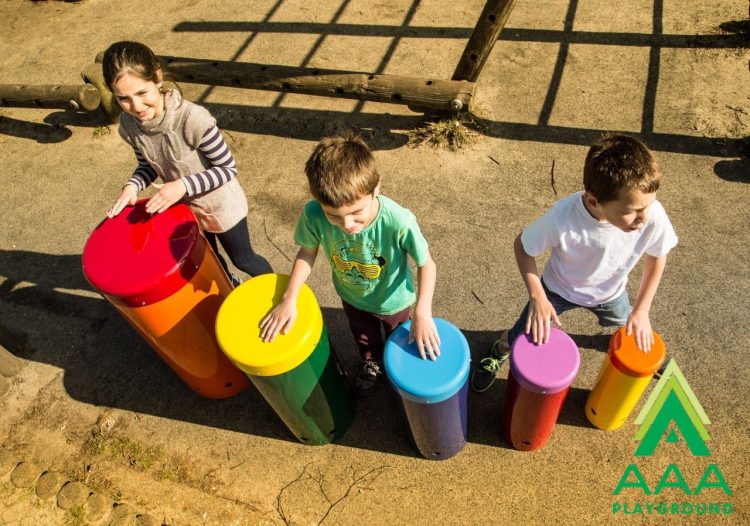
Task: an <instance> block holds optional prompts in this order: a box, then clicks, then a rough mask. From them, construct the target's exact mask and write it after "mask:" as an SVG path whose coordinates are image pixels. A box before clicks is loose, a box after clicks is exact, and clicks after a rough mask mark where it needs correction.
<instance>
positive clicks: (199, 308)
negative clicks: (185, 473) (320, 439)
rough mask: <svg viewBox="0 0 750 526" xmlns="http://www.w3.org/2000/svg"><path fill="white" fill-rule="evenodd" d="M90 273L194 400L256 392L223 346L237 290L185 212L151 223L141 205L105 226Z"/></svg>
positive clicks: (180, 208) (86, 261)
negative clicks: (221, 323)
mask: <svg viewBox="0 0 750 526" xmlns="http://www.w3.org/2000/svg"><path fill="white" fill-rule="evenodd" d="M83 272H84V274H85V276H86V279H88V281H89V283H91V285H93V286H94V288H96V289H97V290H98V291H99V292H100V293H101V294H102V295H103V296H104V297H105V298H106V299H107V300H109V302H110V303H112V305H113V306H114V307H115V308H116V309H117V310H118V311H119V312H120V314H122V315H123V317H124V318H125V319H126V320H127V321H128V322H129V323H130V324H131V325H132V326H133V328H135V330H136V331H138V333H139V334H140V335H141V336H142V337H143V339H144V340H146V341H147V342H148V343H149V345H150V346H151V347H152V348H153V349H154V350H155V351H156V352H157V353H158V354H159V355H160V356H161V357H162V358H163V359H164V361H165V362H167V364H169V366H170V367H171V368H172V369H173V370H174V372H175V373H177V375H178V376H179V377H180V378H182V380H183V381H184V382H185V383H186V384H188V386H189V387H190V388H191V389H193V390H194V391H195V392H197V393H198V394H201V395H203V396H206V397H208V398H227V397H229V396H232V395H235V394H237V393H239V392H240V391H242V390H244V389H245V388H247V387H248V386H249V381H248V379H247V376H245V374H244V373H242V372H241V371H239V370H238V369H237V368H236V367H234V365H232V363H231V362H230V361H229V360H228V359H227V357H226V356H225V355H224V353H223V352H222V351H221V350H220V349H219V346H218V343H217V342H216V336H215V330H214V324H215V322H216V314H217V313H218V311H219V307H220V306H221V304H222V302H223V301H224V298H226V297H227V296H228V295H229V293H230V292H231V291H232V285H231V284H230V282H229V279H228V278H227V275H226V273H225V272H224V270H223V269H222V267H221V265H220V264H219V261H218V259H217V258H216V255H215V254H214V253H213V251H212V250H211V248H210V246H209V245H208V242H207V241H206V239H205V237H203V235H202V234H201V232H200V228H199V227H198V224H197V223H196V221H195V216H194V215H193V213H192V212H191V211H190V208H188V207H187V206H186V205H182V204H180V205H176V206H173V207H171V208H170V209H168V210H167V211H165V212H164V213H162V214H155V215H151V214H149V213H147V212H146V210H145V201H139V202H138V203H136V205H135V206H131V207H126V208H125V209H124V210H123V211H122V212H121V213H120V214H119V215H118V216H116V217H114V218H112V219H105V220H104V221H103V222H102V223H101V224H100V225H99V226H98V227H97V228H96V229H95V230H94V232H93V233H92V234H91V236H90V237H89V240H88V241H87V242H86V246H85V247H84V250H83Z"/></svg>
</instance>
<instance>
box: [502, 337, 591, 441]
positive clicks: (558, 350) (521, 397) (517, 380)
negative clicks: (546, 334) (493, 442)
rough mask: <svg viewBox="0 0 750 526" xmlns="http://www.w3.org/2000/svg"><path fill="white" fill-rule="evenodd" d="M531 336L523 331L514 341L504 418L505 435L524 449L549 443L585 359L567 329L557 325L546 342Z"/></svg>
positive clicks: (508, 439)
mask: <svg viewBox="0 0 750 526" xmlns="http://www.w3.org/2000/svg"><path fill="white" fill-rule="evenodd" d="M531 338H532V337H531V335H530V334H520V335H519V336H518V337H517V338H516V340H515V341H514V342H513V346H512V349H511V354H510V374H509V375H508V386H507V388H506V391H505V406H504V409H503V419H502V427H503V433H504V435H505V439H506V440H507V441H508V443H509V444H511V445H512V446H513V447H514V448H516V449H519V450H522V451H531V450H534V449H538V448H541V447H542V446H544V445H545V444H546V443H547V441H548V440H549V438H550V436H551V434H552V431H553V429H554V427H555V424H556V423H557V418H558V416H559V415H560V410H561V409H562V405H563V403H564V402H565V397H566V396H567V394H568V390H569V389H570V385H571V384H572V383H573V380H574V379H575V377H576V375H577V374H578V367H579V365H580V363H581V358H580V355H579V353H578V347H577V346H576V344H575V342H574V341H573V340H572V339H571V338H570V336H568V335H567V334H565V333H564V332H563V331H561V330H559V329H556V328H554V327H553V328H552V329H551V331H550V338H549V341H548V342H547V343H545V344H540V345H537V344H535V343H534V342H533V341H532V339H531Z"/></svg>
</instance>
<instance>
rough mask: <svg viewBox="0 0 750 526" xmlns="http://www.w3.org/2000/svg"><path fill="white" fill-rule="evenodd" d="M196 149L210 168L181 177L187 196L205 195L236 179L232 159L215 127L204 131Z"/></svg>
mask: <svg viewBox="0 0 750 526" xmlns="http://www.w3.org/2000/svg"><path fill="white" fill-rule="evenodd" d="M198 149H199V150H200V151H201V152H202V153H203V155H205V157H206V159H208V162H210V163H211V164H212V166H211V167H210V168H209V169H207V170H204V171H202V172H199V173H197V174H193V175H190V176H188V177H183V181H184V183H185V187H186V188H187V193H188V195H190V196H193V195H199V194H205V193H206V192H210V191H211V190H214V189H216V188H218V187H220V186H221V185H223V184H226V183H228V182H229V181H231V180H232V179H233V178H234V177H237V165H236V164H235V162H234V157H233V156H232V152H231V151H229V146H227V143H226V142H224V138H223V137H222V136H221V131H219V128H218V127H217V126H213V127H211V128H209V129H208V130H207V131H206V133H205V134H204V135H203V139H201V143H200V145H198Z"/></svg>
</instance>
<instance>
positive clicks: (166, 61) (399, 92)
mask: <svg viewBox="0 0 750 526" xmlns="http://www.w3.org/2000/svg"><path fill="white" fill-rule="evenodd" d="M101 57H102V54H101V53H100V54H99V55H98V56H97V61H101ZM158 59H159V60H160V61H161V63H162V65H163V66H164V68H165V71H166V73H167V74H168V77H169V78H171V79H172V80H175V81H177V82H188V83H195V84H208V85H213V86H229V87H235V88H250V89H259V90H268V91H281V92H284V93H303V94H306V95H319V96H327V97H339V98H345V99H357V100H368V101H375V102H390V103H396V104H407V105H409V106H410V107H416V108H434V109H439V110H456V109H466V108H468V107H469V105H470V103H471V99H472V97H473V96H474V92H475V90H476V86H475V84H474V83H473V82H466V81H454V80H439V79H421V78H414V77H406V76H399V75H380V74H374V73H373V74H368V73H361V72H354V71H340V70H330V69H320V68H305V67H296V66H277V65H269V64H255V63H248V62H228V61H220V60H206V59H196V58H181V57H170V56H159V57H158Z"/></svg>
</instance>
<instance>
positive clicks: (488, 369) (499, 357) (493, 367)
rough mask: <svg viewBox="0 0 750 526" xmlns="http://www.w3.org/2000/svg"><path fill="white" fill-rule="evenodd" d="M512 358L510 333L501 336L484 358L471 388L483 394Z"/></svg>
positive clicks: (472, 377)
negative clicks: (510, 357)
mask: <svg viewBox="0 0 750 526" xmlns="http://www.w3.org/2000/svg"><path fill="white" fill-rule="evenodd" d="M509 356H510V345H508V331H504V332H503V333H502V334H501V335H500V339H499V340H497V341H495V343H493V344H492V349H490V352H489V354H487V356H486V357H484V358H482V360H481V361H480V362H479V366H478V367H477V368H476V369H474V373H473V374H472V375H471V388H472V389H473V390H474V391H476V392H477V393H482V392H484V391H486V390H487V389H489V388H490V386H491V385H492V384H493V382H494V381H495V376H496V375H497V372H498V371H499V370H500V367H502V365H503V364H504V363H505V362H506V361H508V357H509Z"/></svg>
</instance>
